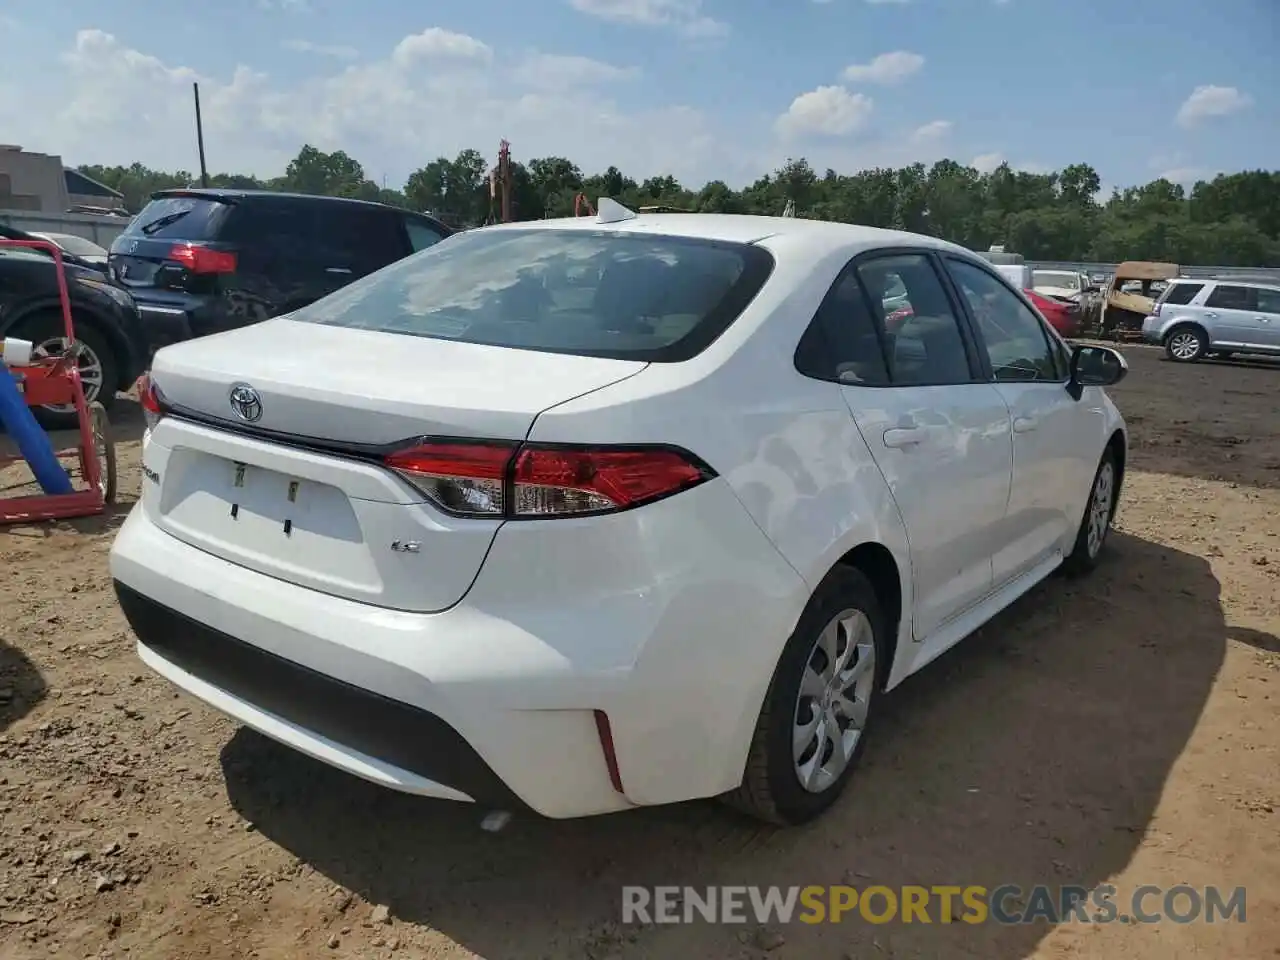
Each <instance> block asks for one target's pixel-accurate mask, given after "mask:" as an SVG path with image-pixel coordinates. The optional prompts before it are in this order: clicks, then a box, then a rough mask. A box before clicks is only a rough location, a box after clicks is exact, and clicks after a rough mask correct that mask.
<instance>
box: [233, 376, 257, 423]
mask: <svg viewBox="0 0 1280 960" xmlns="http://www.w3.org/2000/svg"><path fill="white" fill-rule="evenodd" d="M228 399H229V400H230V401H231V409H232V410H234V411H235V412H236V416H237V417H239V418H240V419H241V420H244V421H246V422H248V423H253V422H254V421H255V420H259V419H261V417H262V397H260V396H258V391H257V390H255V389H253V387H251V386H249V385H248V384H247V383H237V384H235V385H234V386H233V387H232V388H231V393H230V395H229V396H228Z"/></svg>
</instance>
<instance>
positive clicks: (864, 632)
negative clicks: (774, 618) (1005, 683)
mask: <svg viewBox="0 0 1280 960" xmlns="http://www.w3.org/2000/svg"><path fill="white" fill-rule="evenodd" d="M888 629H889V627H888V624H887V623H886V622H885V617H884V613H883V611H882V609H881V606H880V602H879V600H878V599H877V597H876V592H875V589H874V588H873V587H872V586H871V582H870V581H869V580H868V579H867V578H866V577H865V576H864V575H863V574H862V573H861V572H860V571H858V570H855V569H853V568H852V567H836V568H835V569H833V570H832V571H831V572H830V573H829V574H827V576H826V578H825V579H824V580H823V581H822V583H821V584H819V586H818V589H817V590H816V591H814V594H813V596H812V597H811V598H810V599H809V603H808V605H807V606H806V607H805V610H804V613H802V614H801V615H800V620H799V622H798V623H797V624H796V629H795V632H794V633H792V635H791V638H790V639H789V640H788V641H787V644H786V646H785V647H784V648H783V651H782V656H781V657H780V658H779V660H778V666H777V668H776V669H775V671H774V675H773V680H772V681H771V682H770V684H769V690H768V692H767V693H766V694H765V699H764V705H763V707H762V708H761V710H760V717H759V719H758V720H757V721H756V729H755V734H754V736H753V737H752V741H751V748H750V751H749V752H748V755H747V764H746V769H745V771H744V774H743V778H742V784H741V786H739V787H738V788H737V789H736V790H734V791H733V792H731V793H729V794H726V795H725V796H724V797H723V798H722V799H724V800H725V801H726V802H727V803H729V804H730V805H732V806H734V807H736V808H737V809H739V810H741V811H742V812H744V813H746V814H749V815H750V816H753V817H756V818H757V819H760V820H764V821H766V822H768V823H773V824H778V825H780V826H795V825H798V824H802V823H805V822H807V821H809V820H813V819H814V818H816V817H818V816H819V815H820V814H822V813H823V812H824V811H825V810H826V809H827V808H828V807H830V806H831V805H832V804H833V803H835V801H836V800H837V799H838V798H839V796H840V794H841V793H843V792H844V788H845V784H846V783H847V782H848V780H849V777H850V775H851V774H852V773H853V770H854V767H856V766H857V763H858V760H859V759H860V757H861V755H862V750H863V748H864V746H865V744H866V740H867V731H868V729H869V726H868V724H869V723H870V722H871V721H872V719H873V717H874V714H875V710H876V706H877V702H878V697H879V693H880V688H881V686H882V685H883V681H884V676H885V673H886V671H887V670H888V662H887V656H886V652H887V649H888V642H887V641H888ZM833 727H834V732H833V729H832V728H833ZM833 733H834V735H833Z"/></svg>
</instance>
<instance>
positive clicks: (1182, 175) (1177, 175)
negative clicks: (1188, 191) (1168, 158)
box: [1156, 167, 1213, 187]
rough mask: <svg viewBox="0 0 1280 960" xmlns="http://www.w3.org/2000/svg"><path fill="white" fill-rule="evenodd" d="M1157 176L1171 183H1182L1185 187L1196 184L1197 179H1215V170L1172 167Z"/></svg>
mask: <svg viewBox="0 0 1280 960" xmlns="http://www.w3.org/2000/svg"><path fill="white" fill-rule="evenodd" d="M1156 176H1157V177H1158V178H1159V179H1161V180H1168V181H1169V182H1170V183H1180V184H1182V185H1183V186H1184V187H1191V186H1195V183H1196V181H1197V180H1211V179H1213V171H1212V170H1208V169H1206V168H1205V167H1171V168H1170V169H1168V170H1162V171H1160V173H1158V174H1156Z"/></svg>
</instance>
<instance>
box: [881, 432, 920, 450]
mask: <svg viewBox="0 0 1280 960" xmlns="http://www.w3.org/2000/svg"><path fill="white" fill-rule="evenodd" d="M925 435H926V434H925V430H924V428H922V427H897V428H896V429H893V430H886V431H885V432H884V445H885V446H886V447H891V448H893V449H897V450H901V449H902V448H903V447H913V446H915V445H916V444H918V443H921V442H922V441H923V440H924V438H925Z"/></svg>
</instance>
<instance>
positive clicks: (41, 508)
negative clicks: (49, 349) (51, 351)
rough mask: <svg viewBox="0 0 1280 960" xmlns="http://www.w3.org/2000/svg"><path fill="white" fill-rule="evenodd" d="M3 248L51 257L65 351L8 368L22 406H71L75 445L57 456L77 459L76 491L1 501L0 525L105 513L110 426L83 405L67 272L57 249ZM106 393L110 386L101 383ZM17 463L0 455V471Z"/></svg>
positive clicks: (4, 243)
mask: <svg viewBox="0 0 1280 960" xmlns="http://www.w3.org/2000/svg"><path fill="white" fill-rule="evenodd" d="M3 247H29V248H34V249H38V250H46V251H48V252H49V253H51V254H52V255H53V261H54V270H55V273H56V275H57V280H58V299H59V300H60V301H61V305H62V323H63V328H64V331H65V342H66V343H68V344H70V347H69V348H68V349H67V350H66V351H65V352H64V353H62V354H60V355H58V356H52V357H42V358H39V359H33V360H32V361H31V363H30V364H28V365H24V366H17V367H10V368H9V372H10V373H12V374H13V376H14V377H15V378H16V379H17V380H18V387H19V389H20V390H22V393H23V396H24V398H25V399H26V403H27V406H29V407H41V406H45V405H49V404H56V405H65V404H74V406H75V408H76V420H77V427H78V433H79V438H78V439H79V444H78V446H77V447H75V448H72V449H70V450H64V451H59V452H58V457H59V459H60V460H61V459H62V458H64V457H68V458H69V457H78V459H79V467H80V470H79V477H80V480H81V486H82V488H81V489H78V490H74V491H73V492H71V493H61V494H34V495H28V496H17V497H14V496H10V497H3V496H0V523H32V522H35V521H38V520H62V519H67V518H70V517H89V516H94V515H96V514H100V513H102V512H103V511H105V510H106V506H107V504H108V503H112V502H114V501H115V495H116V455H115V445H114V443H112V440H111V424H110V422H109V420H108V419H107V411H106V409H105V408H104V407H103V406H102V404H100V403H96V402H95V403H86V402H85V398H84V386H83V384H81V382H80V348H79V341H77V340H76V335H75V325H74V323H73V322H72V319H71V296H70V293H69V291H68V288H67V272H66V269H65V267H64V266H63V263H62V251H61V250H59V249H58V247H57V245H56V244H53V243H49V242H46V241H39V240H0V248H3ZM104 387H105V388H106V389H110V385H109V384H104ZM19 459H20V458H17V457H5V456H0V469H3V468H4V467H6V466H9V465H10V464H11V463H13V462H16V461H17V460H19Z"/></svg>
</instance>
